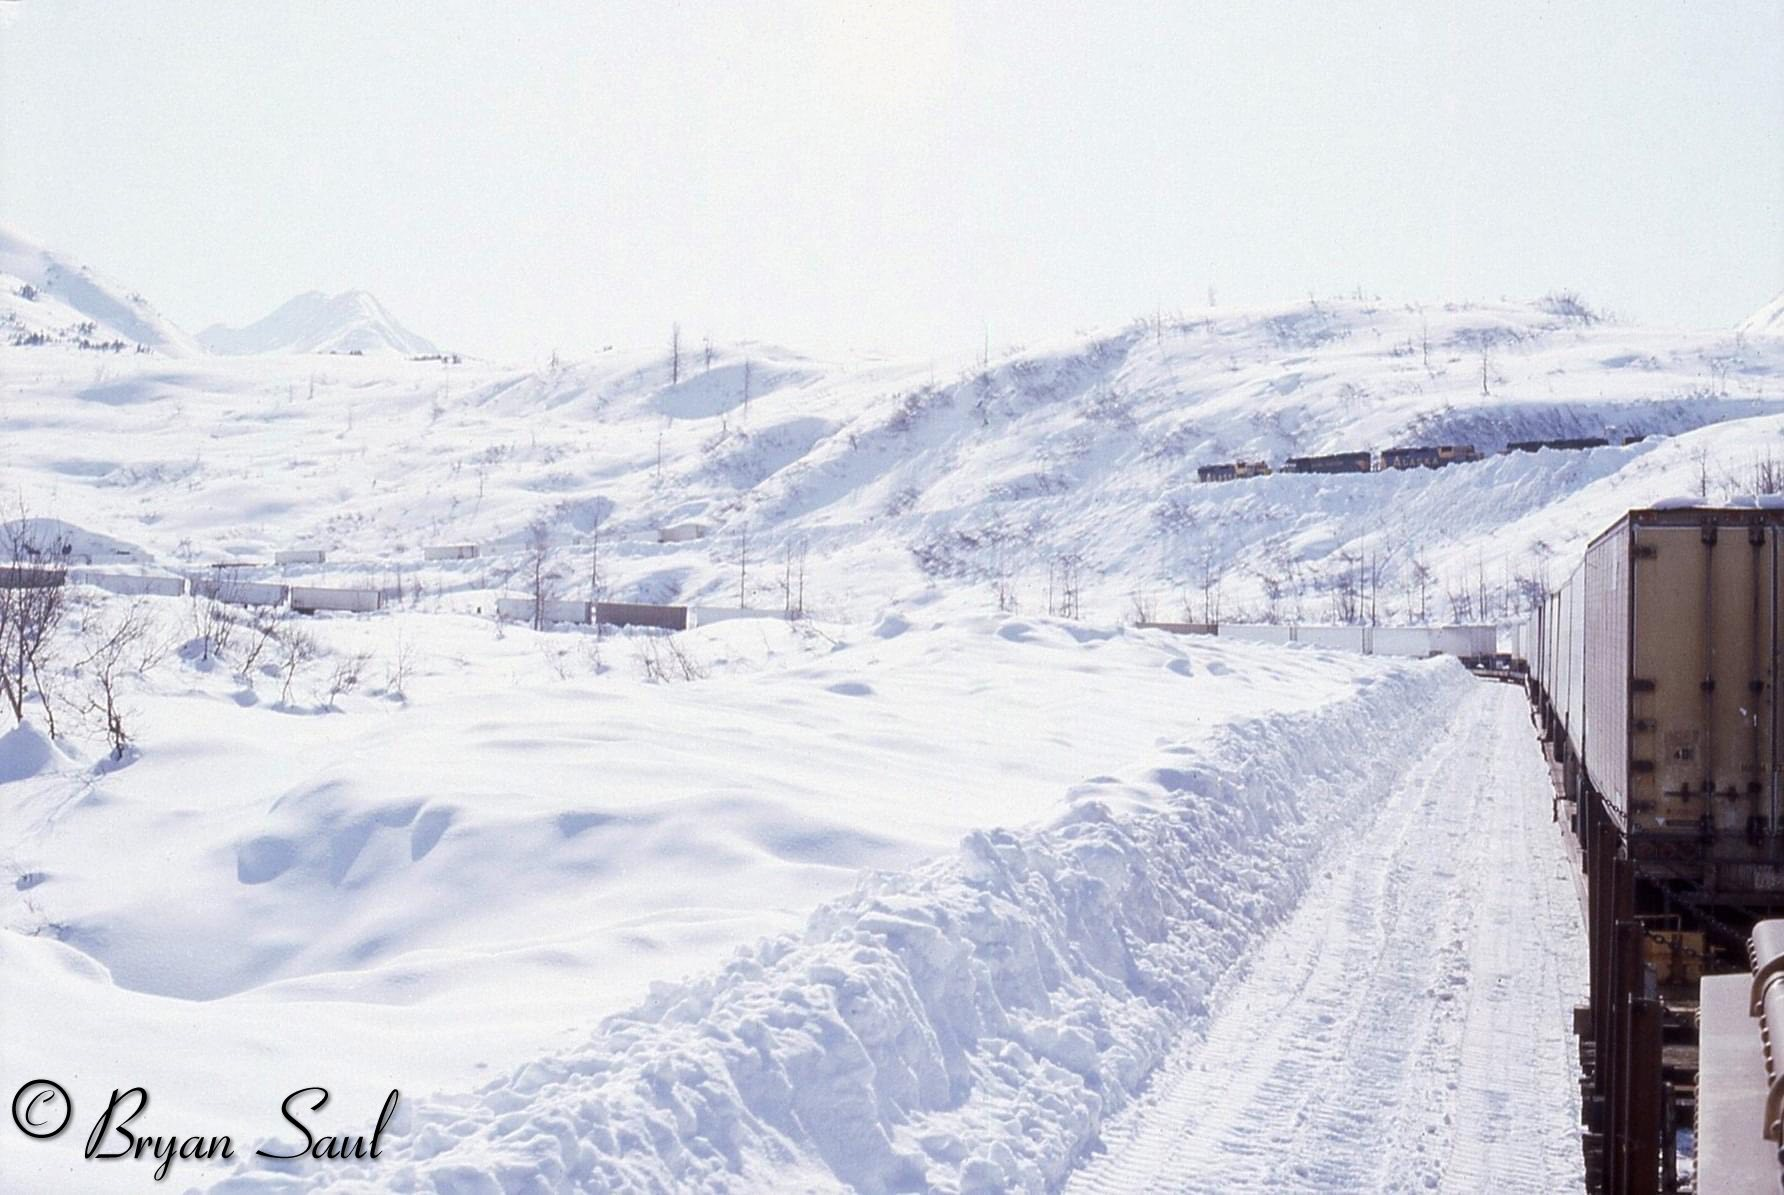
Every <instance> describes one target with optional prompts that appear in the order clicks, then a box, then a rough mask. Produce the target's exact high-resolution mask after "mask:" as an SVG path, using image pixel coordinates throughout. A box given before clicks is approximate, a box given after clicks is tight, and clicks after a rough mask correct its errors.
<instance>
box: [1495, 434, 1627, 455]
mask: <svg viewBox="0 0 1784 1195" xmlns="http://www.w3.org/2000/svg"><path fill="white" fill-rule="evenodd" d="M1608 447H1610V441H1609V440H1606V439H1604V438H1602V437H1600V436H1583V437H1576V438H1574V439H1569V440H1513V441H1512V442H1511V443H1509V444H1507V445H1506V446H1505V451H1507V452H1541V451H1542V450H1543V449H1544V448H1558V449H1560V450H1562V451H1564V452H1577V451H1579V450H1580V449H1583V448H1608Z"/></svg>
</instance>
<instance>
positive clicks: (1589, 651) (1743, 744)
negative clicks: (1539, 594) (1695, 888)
mask: <svg viewBox="0 0 1784 1195" xmlns="http://www.w3.org/2000/svg"><path fill="white" fill-rule="evenodd" d="M1781 558H1784V510H1777V509H1761V508H1714V509H1712V508H1705V507H1683V508H1679V509H1671V510H1636V511H1630V512H1629V513H1628V514H1627V515H1625V516H1624V517H1623V518H1621V519H1619V520H1618V521H1617V522H1616V523H1615V524H1614V525H1613V526H1612V527H1611V528H1610V529H1609V530H1608V531H1606V532H1604V533H1603V534H1602V535H1600V536H1599V537H1598V538H1597V539H1595V540H1593V541H1592V543H1591V544H1590V545H1589V546H1588V547H1587V549H1586V559H1585V564H1584V566H1583V569H1582V571H1581V572H1580V573H1579V574H1576V577H1575V579H1574V583H1572V584H1570V585H1568V586H1567V587H1566V589H1564V591H1563V593H1564V595H1565V594H1566V592H1567V590H1572V589H1575V588H1578V589H1579V590H1580V591H1581V594H1582V596H1583V605H1584V642H1583V648H1584V650H1583V651H1580V650H1579V647H1578V646H1575V647H1574V648H1573V651H1572V654H1576V655H1578V656H1580V657H1582V658H1583V661H1584V664H1585V667H1584V669H1583V673H1584V691H1583V699H1584V700H1583V709H1582V711H1581V712H1582V714H1583V725H1578V726H1573V727H1570V728H1569V733H1570V734H1571V735H1572V736H1573V737H1574V741H1575V743H1576V745H1577V746H1578V749H1579V751H1580V753H1581V756H1582V757H1583V759H1584V761H1585V768H1586V774H1587V777H1588V778H1589V780H1590V782H1591V783H1592V785H1593V787H1594V788H1596V789H1597V791H1598V792H1599V794H1600V795H1601V797H1602V804H1603V808H1604V810H1605V811H1606V813H1607V815H1608V816H1609V817H1610V819H1611V820H1612V821H1613V822H1614V823H1616V825H1617V827H1618V829H1619V830H1620V831H1622V833H1623V835H1624V836H1625V838H1626V840H1627V841H1628V843H1629V850H1630V856H1631V858H1632V859H1635V860H1640V861H1646V862H1648V863H1650V864H1655V865H1658V866H1657V867H1656V870H1658V871H1661V872H1666V871H1671V870H1673V869H1674V868H1679V869H1682V870H1683V871H1685V872H1689V873H1691V874H1692V878H1693V880H1694V881H1695V883H1696V884H1697V885H1699V886H1700V891H1702V892H1703V893H1704V894H1705V895H1709V896H1714V897H1727V896H1737V895H1739V894H1743V893H1755V894H1757V893H1762V892H1778V893H1784V862H1781V861H1784V853H1781V851H1780V845H1781V841H1784V839H1781V836H1784V805H1781V802H1784V788H1781V786H1784V742H1781V741H1780V710H1779V703H1778V700H1777V689H1776V685H1777V681H1778V679H1779V673H1780V652H1781V649H1784V643H1781V642H1780V624H1781V623H1784V586H1781V585H1780V565H1781ZM1562 605H1563V607H1565V606H1566V605H1567V602H1566V598H1565V596H1564V598H1563V602H1562ZM1570 696H1571V695H1570ZM1569 704H1570V705H1571V704H1573V703H1572V702H1571V701H1570V702H1569Z"/></svg>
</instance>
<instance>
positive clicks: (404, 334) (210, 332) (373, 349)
mask: <svg viewBox="0 0 1784 1195" xmlns="http://www.w3.org/2000/svg"><path fill="white" fill-rule="evenodd" d="M198 339H199V342H200V343H201V344H203V345H204V347H205V348H207V349H209V350H210V351H211V352H213V353H223V354H227V355H231V356H235V355H242V354H252V353H363V354H367V355H379V354H394V355H400V356H408V357H413V356H419V355H421V354H424V353H437V352H439V351H440V350H439V349H438V348H436V347H435V346H434V344H433V342H431V341H429V340H428V339H426V338H425V337H422V336H417V335H416V334H415V333H413V332H411V331H409V330H408V329H407V328H405V327H403V325H402V324H400V323H398V322H397V319H396V317H395V316H393V315H391V314H390V312H389V311H388V310H387V309H386V308H385V307H384V304H382V303H380V302H378V300H377V298H376V297H375V296H374V295H372V294H370V293H368V292H366V291H363V290H348V291H342V292H341V293H340V294H338V295H327V294H324V293H323V292H322V291H319V290H313V291H307V292H305V293H304V294H301V295H298V296H297V297H296V298H294V299H291V300H289V301H287V302H286V303H284V304H283V305H282V306H280V307H279V308H278V309H277V310H276V311H274V312H273V313H272V314H270V315H268V316H266V317H265V318H263V319H260V320H257V321H256V322H254V323H252V324H249V325H248V326H246V327H244V328H231V327H228V326H226V325H224V324H213V325H212V326H211V327H208V328H206V329H205V330H204V331H202V332H200V333H199V334H198Z"/></svg>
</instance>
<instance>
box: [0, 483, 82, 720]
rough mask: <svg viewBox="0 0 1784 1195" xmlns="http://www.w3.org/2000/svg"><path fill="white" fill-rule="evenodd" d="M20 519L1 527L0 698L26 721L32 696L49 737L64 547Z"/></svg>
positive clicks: (63, 606)
mask: <svg viewBox="0 0 1784 1195" xmlns="http://www.w3.org/2000/svg"><path fill="white" fill-rule="evenodd" d="M49 525H50V524H49V523H48V521H47V520H45V521H43V522H37V521H35V520H32V519H30V518H27V517H26V516H25V515H24V512H23V511H22V510H21V512H20V515H19V517H18V518H17V519H16V520H14V521H13V522H11V523H8V524H6V525H5V526H4V527H0V697H4V698H5V700H6V704H7V707H8V708H9V709H11V711H12V716H13V720H14V721H15V722H23V721H24V720H25V706H26V704H27V703H28V702H29V701H30V699H31V698H32V697H33V696H35V697H36V698H37V700H38V702H39V704H41V705H42V706H43V714H44V718H45V719H46V720H47V722H48V727H49V732H50V735H51V736H52V737H54V735H55V733H56V711H55V706H54V704H53V701H52V696H51V692H50V686H49V680H48V678H49V677H51V676H53V675H54V667H53V666H54V664H55V661H56V658H57V656H58V654H59V651H60V646H61V645H60V642H59V636H58V635H57V630H58V628H59V627H60V626H61V624H62V618H63V615H64V614H65V613H66V612H67V609H68V597H67V586H66V585H65V584H64V582H65V581H66V580H67V567H66V560H67V556H68V543H67V541H66V540H64V539H63V538H62V537H61V536H59V535H58V534H56V533H55V532H52V531H49V530H47V529H46V528H47V527H48V526H49Z"/></svg>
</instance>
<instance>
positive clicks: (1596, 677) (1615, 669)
mask: <svg viewBox="0 0 1784 1195" xmlns="http://www.w3.org/2000/svg"><path fill="white" fill-rule="evenodd" d="M1630 548H1631V530H1630V528H1629V526H1628V525H1627V523H1626V521H1624V520H1619V521H1618V522H1617V523H1616V524H1614V525H1613V526H1612V528H1611V529H1610V530H1609V531H1608V532H1606V533H1605V534H1603V535H1601V536H1599V538H1598V539H1597V540H1595V541H1593V543H1592V544H1591V545H1590V546H1589V547H1588V548H1587V549H1586V560H1585V563H1584V564H1583V565H1582V566H1581V574H1583V579H1584V589H1585V593H1586V633H1585V642H1584V649H1585V656H1586V658H1587V660H1589V661H1590V667H1589V668H1588V670H1587V672H1586V676H1585V710H1586V713H1585V718H1586V727H1587V730H1588V733H1587V735H1586V741H1585V743H1584V745H1583V750H1582V752H1581V758H1582V759H1584V761H1585V765H1586V776H1587V779H1588V780H1590V781H1591V783H1592V787H1594V788H1595V789H1597V790H1598V792H1599V793H1600V794H1602V795H1603V797H1604V802H1605V805H1606V807H1607V808H1608V809H1609V810H1610V811H1611V816H1612V818H1613V820H1615V821H1616V822H1617V823H1618V824H1619V825H1627V824H1628V818H1627V809H1628V801H1629V794H1628V788H1629V732H1630V723H1629V698H1630V688H1629V626H1630V623H1629V618H1630V611H1631V608H1632V607H1631V588H1630V584H1631V579H1630Z"/></svg>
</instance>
